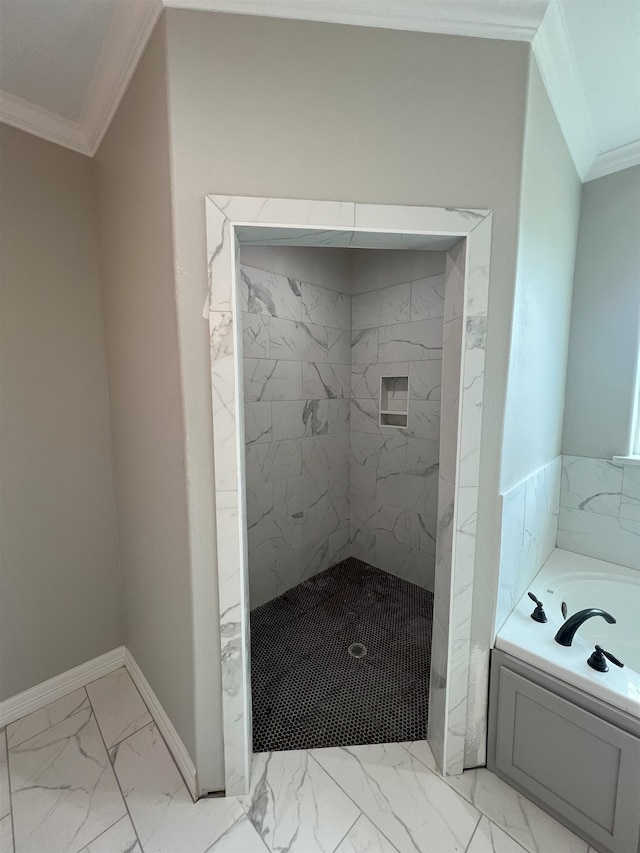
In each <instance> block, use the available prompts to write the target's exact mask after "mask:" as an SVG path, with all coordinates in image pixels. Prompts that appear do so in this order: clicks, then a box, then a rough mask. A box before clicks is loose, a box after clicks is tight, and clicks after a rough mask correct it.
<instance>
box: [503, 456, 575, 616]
mask: <svg viewBox="0 0 640 853" xmlns="http://www.w3.org/2000/svg"><path fill="white" fill-rule="evenodd" d="M561 475H562V457H561V456H556V458H555V459H553V460H552V461H551V462H549V464H548V465H546V466H545V467H544V468H540V469H539V470H538V471H536V472H535V473H534V474H532V475H531V476H530V477H528V478H527V479H526V480H523V482H522V483H519V484H518V485H517V486H514V487H513V488H512V489H509V490H508V491H506V492H503V494H501V495H500V503H501V510H502V528H501V539H500V575H499V582H498V599H497V604H496V618H495V630H496V631H499V630H500V628H501V627H502V625H503V624H504V622H505V620H506V618H507V616H508V615H509V614H510V613H511V611H512V610H513V608H514V607H515V605H516V603H517V602H518V600H519V599H520V597H521V596H522V594H523V593H524V592H526V590H527V587H528V586H529V584H530V583H531V581H532V580H533V578H534V577H535V576H536V574H537V573H538V571H539V570H540V569H541V568H542V566H543V565H544V563H545V562H546V561H547V559H548V558H549V556H550V555H551V552H552V551H553V549H554V548H555V547H556V537H557V535H558V513H559V502H560V480H561ZM558 547H561V546H558Z"/></svg>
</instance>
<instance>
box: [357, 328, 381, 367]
mask: <svg viewBox="0 0 640 853" xmlns="http://www.w3.org/2000/svg"><path fill="white" fill-rule="evenodd" d="M377 361H378V328H377V327H376V328H375V329H358V330H357V331H355V332H352V333H351V364H375V363H376V362H377Z"/></svg>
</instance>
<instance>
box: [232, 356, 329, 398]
mask: <svg viewBox="0 0 640 853" xmlns="http://www.w3.org/2000/svg"><path fill="white" fill-rule="evenodd" d="M243 366H244V394H245V397H244V398H245V401H247V402H263V403H266V402H270V401H272V400H301V399H302V363H301V362H299V361H298V362H296V361H274V360H273V359H266V358H265V359H262V358H245V359H244V365H243ZM317 396H320V395H317Z"/></svg>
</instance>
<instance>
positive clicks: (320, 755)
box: [311, 744, 480, 853]
mask: <svg viewBox="0 0 640 853" xmlns="http://www.w3.org/2000/svg"><path fill="white" fill-rule="evenodd" d="M311 754H312V755H313V756H314V758H315V759H316V760H317V761H318V762H319V763H320V764H321V765H322V767H323V768H324V769H325V770H326V771H327V773H328V774H329V775H330V776H331V777H332V778H333V779H335V780H336V781H338V782H339V784H340V787H341V788H342V789H343V790H344V791H345V793H346V794H348V795H349V797H351V799H352V800H353V801H354V803H355V804H356V805H357V806H358V808H359V809H361V811H362V812H363V813H364V814H365V815H366V816H367V817H368V818H369V820H370V821H371V822H372V823H373V824H374V825H375V826H376V827H377V829H378V830H379V831H380V832H382V833H383V834H384V836H385V837H386V838H387V839H388V840H389V841H390V842H391V843H392V845H394V846H395V847H396V848H397V849H398V851H401V853H404V851H411V853H417V852H418V851H420V852H421V851H424V853H431V851H434V850H437V851H438V853H453V851H456V852H457V853H463V851H464V850H465V849H466V847H467V844H468V843H469V840H470V838H471V836H472V835H473V831H474V829H475V827H476V824H477V823H478V820H479V819H480V813H479V812H478V810H477V809H476V808H474V806H472V805H471V804H470V803H469V802H467V801H466V800H465V799H464V798H463V797H461V796H459V795H458V794H456V792H455V791H453V790H452V789H451V788H450V787H449V786H448V785H447V784H446V782H444V781H443V780H442V779H440V778H438V777H437V776H436V775H435V773H432V771H431V770H429V769H428V768H427V767H426V766H425V765H424V764H422V763H421V762H420V761H418V760H417V759H416V758H415V757H414V756H413V755H411V754H410V753H409V752H407V750H406V749H404V747H402V746H400V744H375V745H372V746H356V747H344V748H336V749H318V750H313V751H312V753H311Z"/></svg>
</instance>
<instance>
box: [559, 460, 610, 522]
mask: <svg viewBox="0 0 640 853" xmlns="http://www.w3.org/2000/svg"><path fill="white" fill-rule="evenodd" d="M623 474H624V468H623V466H622V465H616V464H615V463H613V462H607V461H606V460H604V459H590V458H587V457H584V456H563V459H562V488H561V491H560V503H561V505H562V506H564V507H573V508H574V509H579V510H582V511H583V512H596V513H598V514H599V515H612V516H614V517H616V516H619V515H620V498H621V492H622V477H623Z"/></svg>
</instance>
